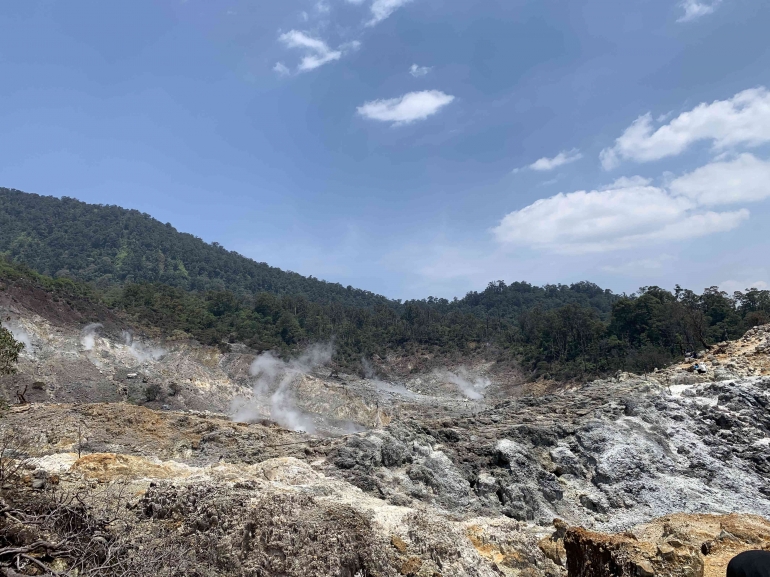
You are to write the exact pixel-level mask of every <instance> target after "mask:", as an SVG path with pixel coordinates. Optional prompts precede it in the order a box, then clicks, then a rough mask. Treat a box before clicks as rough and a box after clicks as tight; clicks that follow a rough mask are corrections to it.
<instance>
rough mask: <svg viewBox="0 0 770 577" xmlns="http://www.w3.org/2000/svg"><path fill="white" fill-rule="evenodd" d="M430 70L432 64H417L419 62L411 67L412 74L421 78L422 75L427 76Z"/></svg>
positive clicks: (410, 72)
mask: <svg viewBox="0 0 770 577" xmlns="http://www.w3.org/2000/svg"><path fill="white" fill-rule="evenodd" d="M430 71H431V68H430V66H417V64H412V65H411V66H410V67H409V74H411V75H412V76H414V77H415V78H420V77H421V76H425V75H426V74H428V72H430Z"/></svg>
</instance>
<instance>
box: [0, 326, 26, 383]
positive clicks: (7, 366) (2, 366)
mask: <svg viewBox="0 0 770 577" xmlns="http://www.w3.org/2000/svg"><path fill="white" fill-rule="evenodd" d="M23 348H24V344H23V343H20V342H18V341H17V340H16V339H14V338H13V335H12V334H11V332H10V331H9V330H8V329H6V328H4V327H3V326H1V325H0V375H12V374H14V373H15V372H16V361H18V360H19V353H21V351H22V349H23Z"/></svg>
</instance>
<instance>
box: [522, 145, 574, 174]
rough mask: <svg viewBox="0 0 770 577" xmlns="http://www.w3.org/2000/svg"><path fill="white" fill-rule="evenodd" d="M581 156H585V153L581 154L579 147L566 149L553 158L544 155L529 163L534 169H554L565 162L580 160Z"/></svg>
mask: <svg viewBox="0 0 770 577" xmlns="http://www.w3.org/2000/svg"><path fill="white" fill-rule="evenodd" d="M581 158H583V155H582V154H580V152H579V151H578V150H577V149H572V150H566V151H563V152H560V153H559V154H557V155H556V156H554V157H553V158H546V157H543V158H541V159H539V160H536V161H535V162H533V163H532V164H530V165H529V168H531V169H532V170H538V171H546V170H553V169H554V168H558V167H560V166H564V165H565V164H569V163H570V162H575V161H576V160H580V159H581Z"/></svg>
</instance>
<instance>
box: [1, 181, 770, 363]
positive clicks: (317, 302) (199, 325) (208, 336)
mask: <svg viewBox="0 0 770 577" xmlns="http://www.w3.org/2000/svg"><path fill="white" fill-rule="evenodd" d="M0 253H2V254H3V255H4V258H3V259H2V260H1V261H0V279H6V280H8V281H13V279H16V281H19V280H22V279H24V280H25V281H26V282H35V283H37V284H40V285H41V286H44V287H45V288H46V290H51V291H58V292H63V293H66V294H73V295H77V296H78V297H80V298H88V299H91V300H94V301H98V302H100V303H101V304H105V305H107V306H109V307H111V308H114V309H116V310H120V311H123V312H124V313H126V314H128V315H130V316H131V317H133V318H135V319H136V320H137V321H139V322H141V323H144V324H147V325H151V326H155V327H158V328H160V329H162V330H163V331H165V332H166V333H168V334H171V333H174V332H181V333H186V334H189V335H190V336H192V337H194V338H196V339H198V340H200V341H201V342H204V343H206V344H212V345H219V346H221V347H227V346H229V344H232V343H236V342H241V343H244V344H247V345H248V346H250V347H252V348H254V349H256V350H267V349H274V350H277V351H279V352H281V354H285V355H286V354H291V353H292V351H294V350H297V349H299V348H300V347H302V346H304V345H306V344H308V343H311V342H316V341H328V340H330V339H333V340H334V341H335V349H336V361H337V362H338V363H339V364H340V365H341V366H344V367H356V366H358V365H359V363H360V360H361V359H362V358H363V357H369V356H373V355H379V356H381V357H384V356H385V355H387V354H388V353H397V354H407V355H421V354H424V353H430V354H434V355H438V356H442V357H452V356H459V355H470V354H473V355H482V356H484V357H486V358H488V359H490V360H501V361H510V362H518V363H520V364H521V365H522V367H523V368H524V369H525V370H526V371H527V372H528V374H530V375H531V376H532V377H533V378H537V377H540V376H547V377H551V378H588V377H591V376H596V375H599V374H603V373H607V372H611V371H616V370H619V369H623V370H632V371H637V372H641V371H649V370H652V369H653V368H655V367H662V366H664V365H666V364H668V363H669V362H671V361H672V360H673V359H675V358H677V357H680V356H682V355H683V354H684V353H685V352H687V351H693V350H696V349H698V348H703V347H705V346H707V345H709V344H713V343H716V342H719V341H722V340H726V339H731V338H737V337H738V336H740V335H741V334H743V332H745V330H746V329H747V328H748V327H750V326H754V325H757V324H762V323H766V322H768V321H770V292H768V291H762V290H756V289H750V290H747V291H745V292H738V293H735V294H734V295H727V294H726V293H724V292H721V291H719V290H718V288H716V287H712V288H709V289H706V290H705V291H704V292H703V293H702V294H697V293H695V292H693V291H691V290H686V289H681V288H679V287H677V288H676V290H675V291H674V292H670V291H667V290H664V289H661V288H658V287H644V288H642V289H640V291H639V292H638V294H634V295H630V296H626V295H616V294H613V293H612V292H611V291H609V290H603V289H601V288H600V287H598V286H596V285H594V284H592V283H588V282H583V283H576V284H572V285H547V286H544V287H536V286H532V285H530V284H527V283H523V282H519V283H512V284H510V285H508V284H506V283H504V282H503V281H497V282H493V283H489V285H488V286H487V288H486V289H485V290H483V291H481V292H475V291H474V292H470V293H468V294H467V295H466V296H465V297H464V298H462V299H454V300H452V301H449V300H447V299H439V298H434V297H428V298H426V299H422V300H411V301H406V302H403V303H402V302H400V301H393V300H390V299H387V298H386V297H383V296H379V295H376V294H374V293H371V292H368V291H363V290H358V289H353V288H352V287H343V286H341V285H339V284H334V283H328V282H324V281H321V280H317V279H315V278H312V277H310V278H307V277H303V276H301V275H299V274H296V273H291V272H285V271H282V270H280V269H277V268H274V267H270V266H268V265H267V264H265V263H257V262H254V261H252V260H250V259H247V258H245V257H243V256H241V255H238V254H237V253H234V252H230V251H227V250H225V249H224V248H223V247H221V246H219V245H217V244H207V243H205V242H203V241H202V240H200V239H198V238H196V237H194V236H192V235H189V234H185V233H180V232H177V231H176V230H175V229H174V228H173V227H172V226H171V225H170V224H165V225H164V224H162V223H160V222H158V221H156V220H154V219H152V218H151V217H150V216H149V215H145V214H141V213H139V212H137V211H130V210H125V209H122V208H119V207H116V206H96V205H89V204H85V203H82V202H79V201H77V200H74V199H67V198H65V199H61V200H59V199H56V198H52V197H42V196H38V195H31V194H26V193H23V192H20V191H15V190H9V189H0Z"/></svg>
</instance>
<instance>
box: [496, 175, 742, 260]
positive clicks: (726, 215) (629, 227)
mask: <svg viewBox="0 0 770 577" xmlns="http://www.w3.org/2000/svg"><path fill="white" fill-rule="evenodd" d="M697 209H698V205H697V203H696V202H694V201H692V200H691V199H689V198H686V197H682V196H675V195H673V194H671V193H670V192H669V191H667V190H665V189H663V188H658V187H654V186H649V185H642V184H641V183H640V184H631V185H630V186H626V187H619V188H610V189H605V190H593V191H590V192H586V191H584V190H581V191H577V192H572V193H569V194H564V193H560V194H557V195H555V196H552V197H550V198H544V199H541V200H538V201H536V202H534V203H533V204H531V205H529V206H526V207H524V208H522V209H521V210H517V211H514V212H511V213H510V214H508V215H506V216H505V217H504V218H503V219H502V221H501V222H500V224H499V225H498V226H497V227H496V228H495V229H493V233H494V235H495V237H496V239H497V240H498V242H500V243H501V244H504V245H514V246H529V247H532V248H535V249H541V250H546V251H550V252H557V253H567V254H579V253H588V252H605V251H611V250H617V249H623V248H632V247H636V246H639V245H642V244H644V243H656V242H665V241H678V240H684V239H688V238H695V237H700V236H705V235H708V234H712V233H716V232H723V231H728V230H732V229H734V228H735V227H737V226H738V225H739V224H741V222H743V221H744V220H746V219H747V218H748V217H749V212H748V211H747V210H745V209H740V210H736V211H732V212H721V213H718V212H712V211H708V212H704V211H698V210H697Z"/></svg>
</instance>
